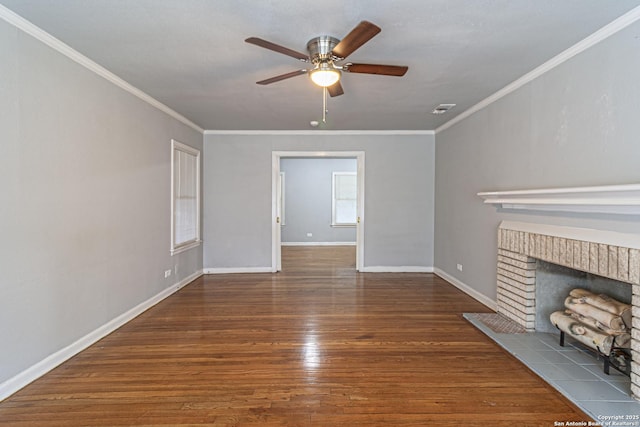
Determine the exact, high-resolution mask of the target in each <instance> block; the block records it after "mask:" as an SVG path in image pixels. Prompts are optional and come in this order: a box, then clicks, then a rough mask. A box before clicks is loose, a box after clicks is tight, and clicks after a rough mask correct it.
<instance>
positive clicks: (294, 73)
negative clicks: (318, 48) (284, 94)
mask: <svg viewBox="0 0 640 427" xmlns="http://www.w3.org/2000/svg"><path fill="white" fill-rule="evenodd" d="M303 74H307V70H297V71H292V72H290V73H287V74H280V75H279V76H275V77H271V78H270V79H266V80H260V81H259V82H256V83H257V84H259V85H268V84H271V83H275V82H279V81H280V80H285V79H290V78H291V77H295V76H301V75H303Z"/></svg>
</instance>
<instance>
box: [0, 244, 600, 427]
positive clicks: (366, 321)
mask: <svg viewBox="0 0 640 427" xmlns="http://www.w3.org/2000/svg"><path fill="white" fill-rule="evenodd" d="M354 265H355V254H354V251H353V248H352V247H316V248H300V247H293V248H289V247H285V248H283V270H284V271H283V272H281V273H278V274H274V275H272V274H238V275H218V276H205V277H202V278H200V279H198V280H196V281H195V282H193V283H192V284H190V285H188V286H186V287H185V288H183V289H182V290H180V291H179V292H178V293H176V294H175V295H173V296H171V297H170V298H168V299H166V300H164V301H163V302H161V303H160V304H158V305H157V306H155V307H154V308H152V309H151V310H149V311H147V312H146V313H144V314H143V315H141V316H139V317H138V318H136V319H135V320H133V321H131V322H130V323H128V324H127V325H125V326H124V327H122V328H120V329H119V330H118V331H116V332H115V333H113V334H111V335H109V336H108V337H106V338H105V339H103V340H101V341H100V342H98V343H97V344H95V345H94V346H92V347H90V348H89V349H87V350H86V351H84V352H82V353H81V354H79V355H77V356H76V357H74V358H73V359H71V360H69V361H68V362H67V363H65V364H63V365H62V366H60V367H59V368H57V369H55V370H53V371H52V372H50V373H49V374H47V375H46V376H44V377H43V378H41V379H39V380H37V381H36V382H34V383H33V384H31V385H29V386H28V387H26V388H24V389H23V390H21V391H20V392H18V393H17V394H15V395H14V396H12V397H10V398H9V399H7V400H5V401H4V402H2V403H0V424H3V425H11V426H26V425H28V426H74V427H75V426H84V425H87V426H89V425H90V426H105V425H113V426H115V425H119V426H122V425H127V426H134V425H212V426H245V425H260V426H390V425H393V426H427V425H429V426H431V425H433V426H475V425H483V426H510V427H513V426H553V425H554V421H562V422H564V421H571V420H588V418H587V417H586V416H585V415H584V414H582V413H580V412H579V411H578V410H577V409H575V408H574V407H573V406H572V405H571V404H570V403H568V401H567V400H565V399H564V398H563V397H562V396H561V395H560V394H559V393H557V392H556V391H554V390H553V389H552V388H551V387H549V386H548V385H547V384H546V383H544V382H543V381H542V380H541V379H539V378H538V377H537V376H536V375H534V374H533V373H531V372H530V371H529V370H527V369H526V368H525V367H524V366H523V365H522V364H520V363H519V362H518V361H517V360H515V359H514V358H512V357H511V356H509V355H508V354H506V353H505V352H504V351H503V350H501V349H500V348H499V347H498V346H497V345H495V344H494V343H493V342H492V341H490V340H489V339H488V338H486V337H485V336H484V335H483V334H482V333H480V332H478V331H477V330H476V329H475V328H474V327H472V326H471V325H470V324H469V323H467V322H466V321H465V320H464V319H463V318H462V317H461V313H463V312H483V311H488V310H487V309H486V308H485V307H484V306H482V305H481V304H479V303H478V302H476V301H475V300H473V299H472V298H470V297H468V296H467V295H465V294H464V293H462V292H460V291H459V290H457V289H456V288H454V287H453V286H451V285H449V284H447V283H446V282H445V281H443V280H442V279H440V278H438V277H436V276H434V275H431V274H409V273H405V274H382V273H379V274H356V273H355V270H354Z"/></svg>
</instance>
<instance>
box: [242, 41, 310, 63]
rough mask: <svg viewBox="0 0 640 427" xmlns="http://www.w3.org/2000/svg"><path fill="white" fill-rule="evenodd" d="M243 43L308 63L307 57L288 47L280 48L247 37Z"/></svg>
mask: <svg viewBox="0 0 640 427" xmlns="http://www.w3.org/2000/svg"><path fill="white" fill-rule="evenodd" d="M245 42H247V43H251V44H255V45H256V46H260V47H263V48H265V49H269V50H273V51H274V52H278V53H282V54H284V55H288V56H292V57H294V58H296V59H299V60H300V61H304V62H309V56H308V55H306V54H304V53H300V52H297V51H295V50H293V49H289V48H288V47H284V46H280V45H279V44H275V43H272V42H270V41H267V40H263V39H260V38H258V37H249V38H248V39H246V40H245Z"/></svg>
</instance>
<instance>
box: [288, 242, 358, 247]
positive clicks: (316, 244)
mask: <svg viewBox="0 0 640 427" xmlns="http://www.w3.org/2000/svg"><path fill="white" fill-rule="evenodd" d="M280 244H281V245H282V246H355V245H356V242H281V243H280Z"/></svg>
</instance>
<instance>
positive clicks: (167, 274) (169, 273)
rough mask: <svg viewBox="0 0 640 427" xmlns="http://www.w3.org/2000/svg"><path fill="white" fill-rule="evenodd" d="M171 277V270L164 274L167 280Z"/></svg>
mask: <svg viewBox="0 0 640 427" xmlns="http://www.w3.org/2000/svg"><path fill="white" fill-rule="evenodd" d="M169 276H171V270H165V272H164V278H165V279H166V278H167V277H169Z"/></svg>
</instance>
